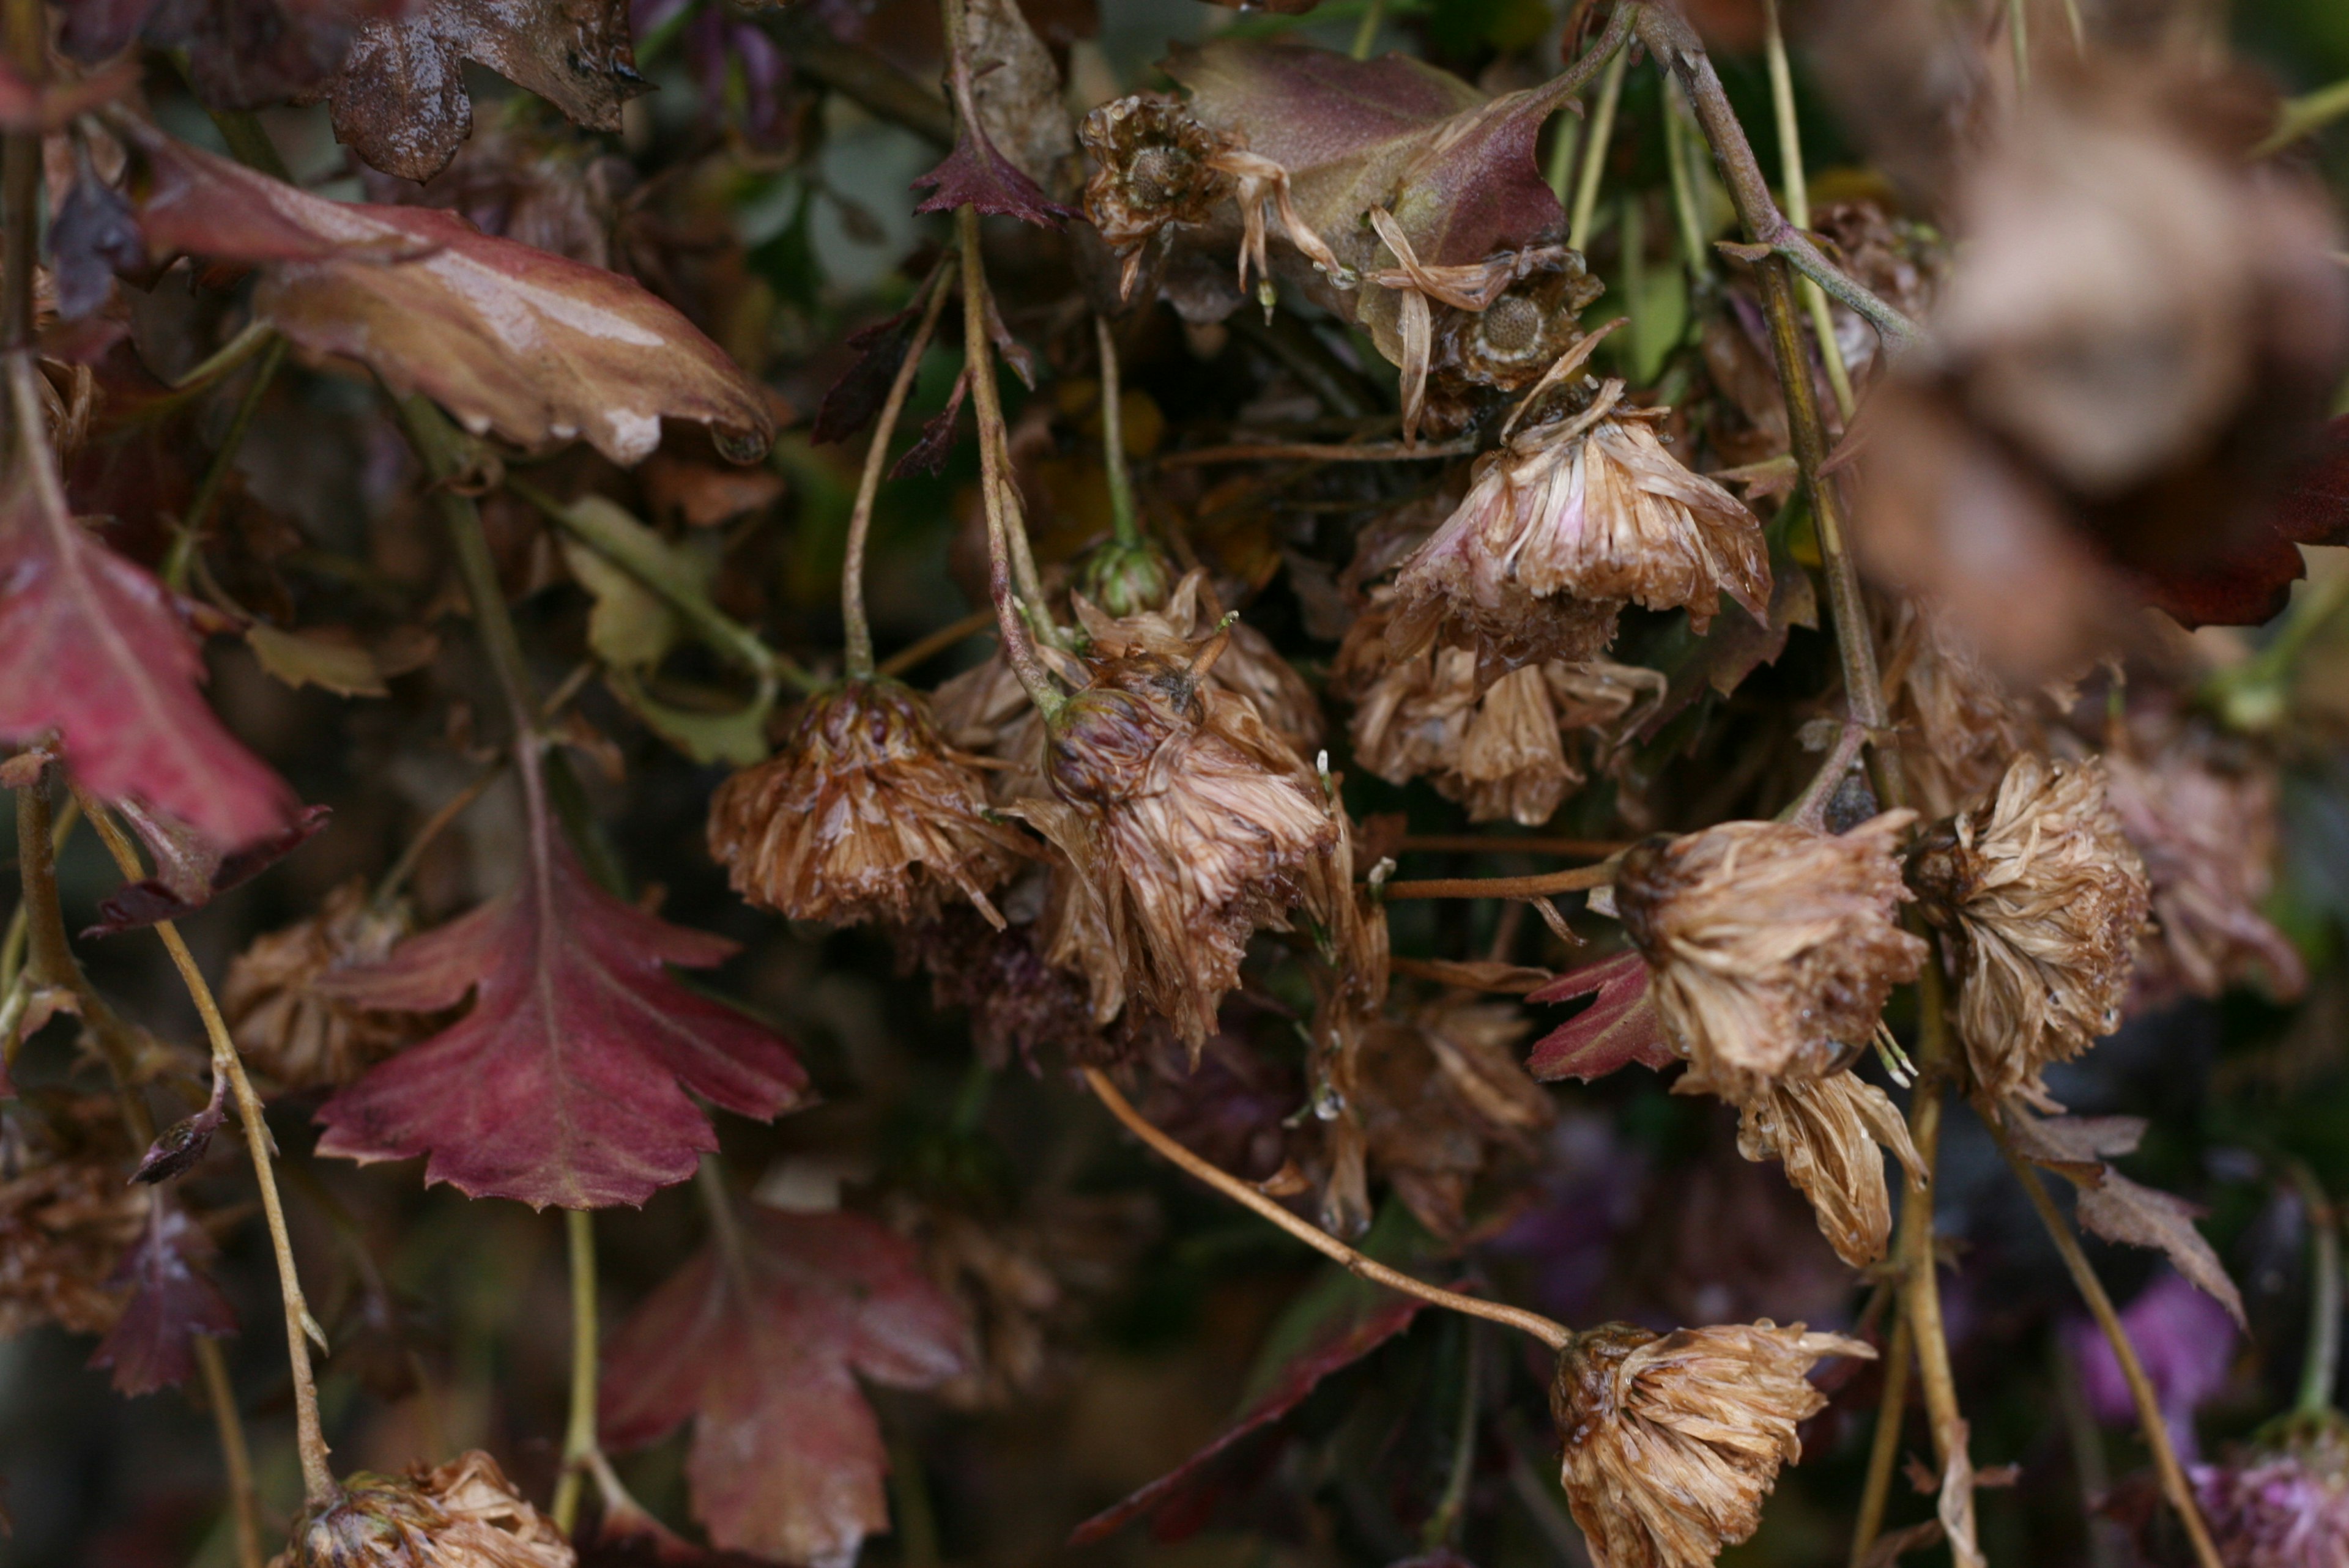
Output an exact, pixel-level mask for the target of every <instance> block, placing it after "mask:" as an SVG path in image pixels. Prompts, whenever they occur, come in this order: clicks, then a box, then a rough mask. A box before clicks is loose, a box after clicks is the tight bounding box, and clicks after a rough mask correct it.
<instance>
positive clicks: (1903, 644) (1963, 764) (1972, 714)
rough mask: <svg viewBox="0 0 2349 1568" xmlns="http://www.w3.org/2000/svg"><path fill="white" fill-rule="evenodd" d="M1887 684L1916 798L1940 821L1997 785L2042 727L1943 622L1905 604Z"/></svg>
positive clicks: (1897, 616) (1894, 627)
mask: <svg viewBox="0 0 2349 1568" xmlns="http://www.w3.org/2000/svg"><path fill="white" fill-rule="evenodd" d="M1887 620H1888V625H1887V630H1886V635H1885V639H1884V671H1885V675H1884V685H1885V689H1886V691H1887V692H1888V693H1889V696H1890V697H1891V707H1892V720H1893V723H1894V725H1895V726H1896V727H1899V730H1900V731H1901V747H1900V761H1901V766H1902V768H1903V769H1905V770H1906V771H1907V773H1908V775H1909V789H1910V790H1911V792H1912V793H1913V794H1914V795H1915V796H1916V798H1917V800H1918V803H1919V805H1920V807H1921V808H1922V809H1923V810H1924V811H1925V812H1926V814H1927V815H1928V816H1929V817H1931V818H1935V819H1939V818H1941V817H1947V816H1949V815H1951V813H1953V812H1955V811H1956V810H1958V808H1959V807H1961V806H1962V805H1964V804H1966V803H1967V802H1968V801H1970V800H1971V799H1974V798H1975V797H1977V796H1979V795H1981V794H1982V793H1983V792H1984V791H1986V790H1988V789H1992V787H1993V786H1995V785H1996V784H1997V782H1998V780H1999V778H2000V776H2001V775H2002V774H2003V773H2004V772H2005V771H2006V765H2007V763H2008V762H2009V761H2010V760H2012V759H2013V757H2014V755H2015V753H2016V752H2018V751H2021V750H2023V749H2024V748H2026V747H2028V746H2030V745H2031V744H2032V743H2033V739H2034V738H2036V735H2037V732H2038V726H2037V725H2036V724H2034V723H2033V719H2032V716H2031V714H2030V712H2029V710H2028V709H2027V708H2026V707H2024V706H2023V703H2022V702H2020V701H2018V700H2017V698H2016V696H2015V694H2014V693H2013V690H2012V689H2011V688H2010V687H2009V686H2007V685H2006V683H2005V682H2003V681H2002V680H2000V679H1999V678H1998V676H1995V675H1993V674H1992V673H1991V671H1990V669H1989V668H1988V667H1987V666H1986V665H1983V664H1982V660H1981V658H1980V657H1979V656H1978V655H1976V654H1975V652H1974V651H1973V649H1972V648H1971V647H1970V646H1969V645H1967V644H1966V643H1965V641H1964V640H1963V639H1962V638H1961V637H1960V636H1959V635H1958V634H1956V632H1955V631H1953V630H1952V629H1951V627H1949V626H1948V625H1947V624H1945V623H1944V622H1943V620H1942V619H1941V617H1940V616H1938V615H1935V614H1931V613H1930V611H1928V610H1927V609H1926V608H1925V607H1924V606H1923V605H1921V604H1920V603H1918V602H1916V601H1915V600H1904V601H1902V602H1901V603H1900V604H1899V607H1898V608H1897V610H1895V611H1894V612H1893V613H1892V614H1891V615H1889V617H1888V618H1887Z"/></svg>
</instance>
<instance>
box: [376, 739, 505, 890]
mask: <svg viewBox="0 0 2349 1568" xmlns="http://www.w3.org/2000/svg"><path fill="white" fill-rule="evenodd" d="M505 770H506V764H505V758H502V757H501V758H498V759H497V760H496V761H494V762H492V763H491V764H490V765H489V766H488V767H486V768H484V769H481V772H479V773H477V774H475V775H474V776H473V781H472V782H471V783H470V784H468V785H466V786H465V787H464V788H463V789H460V790H458V791H457V792H456V793H455V794H454V795H451V796H450V797H449V799H446V800H444V801H442V802H441V803H440V807H439V808H438V809H437V810H434V811H433V813H432V814H431V815H430V816H429V817H427V818H425V819H424V825H423V826H422V827H420V828H419V829H417V830H416V833H415V836H414V837H412V838H410V839H409V841H408V845H407V847H406V848H405V849H403V850H401V851H399V858H398V860H396V861H392V863H391V869H390V870H389V871H387V872H384V873H383V875H382V876H381V877H380V878H378V880H377V882H376V884H375V892H374V893H373V894H372V895H371V896H370V897H369V899H368V902H369V903H372V904H374V905H375V907H376V908H377V909H378V910H381V909H388V908H389V907H390V905H391V903H392V901H393V900H394V899H396V898H398V896H399V890H400V889H401V888H403V887H406V886H407V885H408V879H409V877H410V876H413V875H414V874H415V872H416V866H417V862H418V861H421V860H422V859H423V858H424V851H426V850H428V849H429V848H431V847H432V841H433V840H435V839H437V838H439V837H440V835H441V834H442V833H443V832H445V831H447V830H448V828H449V825H450V823H451V822H454V821H455V820H457V819H458V818H460V817H461V816H463V815H464V814H465V812H466V811H467V810H470V809H471V806H472V804H473V802H474V801H476V800H478V799H481V797H482V796H483V795H486V794H488V793H489V789H490V786H491V785H492V784H494V783H496V782H497V781H498V776H499V775H500V774H502V773H503V772H504V771H505Z"/></svg>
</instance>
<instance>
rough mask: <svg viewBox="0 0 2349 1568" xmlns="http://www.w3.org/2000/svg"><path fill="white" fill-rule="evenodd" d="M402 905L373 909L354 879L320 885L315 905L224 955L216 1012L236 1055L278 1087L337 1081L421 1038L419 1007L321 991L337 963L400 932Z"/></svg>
mask: <svg viewBox="0 0 2349 1568" xmlns="http://www.w3.org/2000/svg"><path fill="white" fill-rule="evenodd" d="M408 930H409V922H408V916H407V912H406V910H405V909H404V908H395V909H391V910H382V909H378V908H376V907H375V906H374V905H373V903H371V902H370V901H369V899H368V897H367V883H366V882H365V880H364V879H361V878H356V877H355V878H353V879H352V880H351V881H349V882H345V883H343V884H342V885H341V886H339V887H337V888H336V889H335V890H334V891H333V892H329V893H328V894H326V902H325V903H322V904H321V905H320V906H319V909H318V912H317V913H316V914H314V915H312V916H310V917H309V918H308V919H306V920H300V921H296V922H295V923H293V924H292V925H288V926H284V927H282V928H280V929H278V930H276V931H273V932H269V933H267V934H264V935H261V936H258V937H255V938H254V941H253V944H252V945H251V946H249V947H247V948H246V949H245V950H244V951H243V953H240V954H237V955H236V957H235V958H234V959H233V961H231V963H230V965H229V968H228V979H227V982H226V983H225V984H224V985H222V987H221V1012H222V1014H223V1015H224V1016H226V1017H227V1019H228V1026H229V1032H230V1034H231V1035H232V1036H233V1037H234V1038H235V1040H236V1044H237V1048H238V1049H239V1050H240V1051H242V1052H243V1054H244V1058H245V1061H246V1063H247V1064H248V1065H249V1066H251V1067H252V1068H254V1069H255V1070H256V1071H258V1072H260V1073H261V1074H262V1075H264V1077H266V1078H268V1079H269V1080H270V1081H272V1082H273V1083H274V1084H275V1085H277V1087H279V1088H284V1089H303V1088H317V1087H319V1086H321V1085H326V1084H346V1083H349V1082H350V1081H351V1080H352V1079H354V1078H357V1077H358V1076H359V1074H360V1073H361V1072H362V1071H364V1070H365V1069H366V1068H367V1067H369V1066H370V1065H372V1064H373V1063H375V1062H378V1061H380V1060H381V1059H383V1058H384V1057H388V1056H389V1055H390V1054H391V1053H392V1052H394V1051H396V1050H398V1048H399V1047H402V1046H404V1045H409V1044H410V1043H412V1042H414V1041H415V1040H417V1039H419V1038H421V1037H423V1035H424V1034H426V1033H428V1032H429V1030H428V1029H427V1028H426V1027H425V1026H424V1025H423V1021H422V1018H421V1016H419V1015H415V1014H406V1013H376V1012H368V1011H367V1010H365V1009H363V1008H359V1007H355V1006H351V1005H350V1004H349V1003H347V1002H344V1001H340V1000H337V999H336V998H334V997H332V996H328V995H323V994H321V993H320V992H319V991H318V989H317V988H316V985H315V982H316V981H317V980H318V979H319V977H320V976H322V975H328V974H331V973H333V972H334V971H336V970H337V969H342V968H347V967H353V966H357V965H367V964H375V963H378V962H380V961H381V960H382V959H384V958H386V957H388V955H389V954H390V953H391V950H392V948H393V947H394V946H395V945H396V944H398V941H399V939H400V938H401V937H403V936H405V935H407V934H408Z"/></svg>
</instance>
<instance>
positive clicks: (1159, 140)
mask: <svg viewBox="0 0 2349 1568" xmlns="http://www.w3.org/2000/svg"><path fill="white" fill-rule="evenodd" d="M1077 139H1078V140H1080V141H1081V142H1082V143H1083V144H1084V149H1085V150H1086V151H1087V152H1088V153H1090V154H1092V160H1093V172H1092V176H1091V177H1090V178H1089V179H1087V180H1086V181H1085V217H1086V219H1087V220H1088V221H1089V222H1092V226H1093V227H1094V228H1095V229H1097V230H1099V231H1100V232H1101V237H1102V242H1103V243H1104V244H1106V245H1108V246H1109V248H1110V249H1111V251H1112V252H1113V253H1115V254H1116V255H1117V256H1118V257H1119V259H1120V261H1121V263H1122V273H1121V277H1120V280H1119V286H1120V291H1121V292H1122V293H1126V294H1131V293H1132V292H1133V281H1134V277H1135V274H1136V273H1139V272H1140V271H1141V268H1142V262H1143V246H1144V245H1145V244H1146V243H1147V242H1149V241H1151V240H1152V239H1154V238H1155V237H1156V236H1157V235H1159V234H1160V233H1163V232H1165V231H1166V230H1168V229H1171V228H1177V227H1193V226H1196V225H1198V224H1201V223H1205V222H1207V220H1208V219H1209V217H1210V216H1212V215H1213V213H1214V211H1215V209H1216V205H1217V204H1218V203H1219V202H1221V201H1224V200H1226V198H1227V197H1229V196H1230V195H1231V194H1232V191H1233V178H1232V176H1231V174H1230V173H1229V172H1228V171H1227V170H1225V169H1223V168H1221V167H1219V166H1218V162H1217V160H1218V159H1219V158H1220V157H1221V156H1222V155H1223V154H1224V153H1226V152H1227V151H1229V150H1233V149H1234V148H1235V147H1237V145H1238V143H1237V140H1236V139H1234V138H1232V137H1229V136H1226V135H1224V134H1222V133H1219V132H1217V131H1214V130H1210V129H1207V127H1206V126H1204V125H1202V124H1200V123H1199V121H1198V119H1197V118H1196V117H1195V116H1194V115H1193V114H1192V113H1191V111H1190V110H1188V109H1186V108H1184V107H1183V106H1182V104H1181V103H1179V102H1177V101H1176V100H1174V99H1173V98H1166V97H1164V96H1163V95H1161V94H1158V93H1135V94H1133V95H1132V96H1130V97H1127V98H1115V99H1112V101H1110V102H1108V103H1105V104H1103V105H1102V106H1101V107H1100V108H1096V109H1094V110H1093V111H1092V113H1091V114H1089V115H1087V116H1085V118H1084V121H1083V123H1082V124H1081V125H1080V126H1078V128H1077Z"/></svg>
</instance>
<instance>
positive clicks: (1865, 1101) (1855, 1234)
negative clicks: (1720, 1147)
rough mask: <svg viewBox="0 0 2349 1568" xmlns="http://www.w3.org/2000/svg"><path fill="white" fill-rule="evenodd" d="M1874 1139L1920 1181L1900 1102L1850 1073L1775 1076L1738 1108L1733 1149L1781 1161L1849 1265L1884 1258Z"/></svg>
mask: <svg viewBox="0 0 2349 1568" xmlns="http://www.w3.org/2000/svg"><path fill="white" fill-rule="evenodd" d="M1879 1144H1880V1145H1882V1146H1883V1148H1884V1149H1888V1150H1891V1151H1892V1155H1893V1158H1895V1159H1897V1160H1899V1161H1900V1163H1901V1165H1902V1167H1903V1168H1905V1169H1906V1170H1907V1171H1908V1172H1909V1181H1911V1182H1913V1183H1915V1184H1916V1185H1918V1186H1920V1187H1921V1186H1923V1185H1924V1182H1925V1161H1923V1159H1922V1158H1920V1156H1919V1154H1918V1152H1917V1146H1916V1144H1915V1143H1913V1142H1911V1141H1910V1140H1909V1124H1908V1123H1907V1122H1906V1121H1903V1120H1902V1119H1900V1111H1899V1108H1898V1107H1896V1106H1894V1105H1893V1103H1892V1099H1891V1097H1890V1096H1889V1095H1887V1094H1886V1093H1885V1092H1884V1091H1883V1090H1882V1089H1880V1088H1877V1087H1876V1086H1875V1085H1874V1084H1871V1083H1866V1082H1863V1081H1862V1080H1861V1079H1860V1078H1858V1076H1857V1075H1856V1074H1853V1073H1849V1072H1839V1073H1833V1074H1830V1075H1829V1076H1827V1077H1826V1078H1815V1079H1812V1080H1810V1081H1808V1082H1780V1083H1775V1084H1773V1085H1771V1086H1770V1087H1769V1088H1765V1089H1764V1090H1763V1091H1762V1092H1761V1094H1759V1095H1758V1096H1756V1097H1755V1098H1754V1099H1750V1100H1748V1101H1746V1102H1745V1104H1744V1105H1743V1106H1740V1107H1739V1108H1738V1120H1737V1152H1739V1153H1740V1154H1743V1155H1744V1156H1745V1158H1746V1159H1748V1160H1753V1161H1763V1160H1777V1161H1783V1162H1784V1163H1785V1167H1786V1180H1787V1181H1791V1182H1793V1183H1794V1184H1795V1189H1796V1190H1797V1191H1800V1192H1801V1193H1802V1194H1803V1195H1804V1196H1805V1197H1806V1198H1808V1199H1809V1200H1810V1201H1811V1207H1812V1209H1813V1210H1815V1211H1816V1212H1817V1214H1818V1218H1819V1233H1820V1234H1821V1235H1823V1236H1825V1237H1826V1239H1827V1243H1828V1244H1829V1245H1831V1246H1833V1247H1834V1248H1835V1250H1836V1255H1837V1257H1839V1258H1841V1259H1843V1261H1844V1262H1846V1263H1847V1264H1850V1265H1851V1266H1852V1267H1854V1268H1864V1267H1866V1266H1867V1265H1868V1264H1872V1263H1875V1262H1876V1261H1877V1260H1878V1259H1879V1258H1881V1257H1883V1256H1884V1250H1885V1246H1886V1244H1887V1243H1889V1241H1890V1240H1891V1238H1892V1199H1891V1194H1890V1193H1889V1192H1888V1191H1886V1189H1885V1185H1884V1155H1883V1153H1882V1152H1880V1151H1879V1150H1878V1145H1879Z"/></svg>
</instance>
